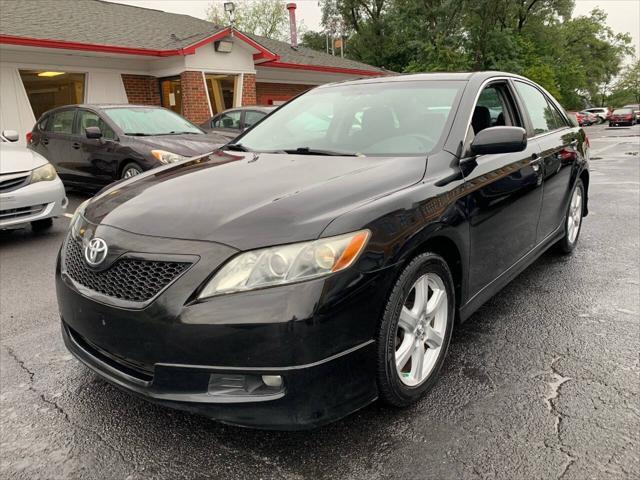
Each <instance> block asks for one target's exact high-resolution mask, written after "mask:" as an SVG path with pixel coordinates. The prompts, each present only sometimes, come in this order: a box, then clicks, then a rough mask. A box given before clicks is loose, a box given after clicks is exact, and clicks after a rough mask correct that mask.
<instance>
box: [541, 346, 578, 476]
mask: <svg viewBox="0 0 640 480" xmlns="http://www.w3.org/2000/svg"><path fill="white" fill-rule="evenodd" d="M560 358H561V357H554V358H553V360H551V364H550V366H549V368H550V372H549V374H550V377H551V380H549V381H548V382H547V394H546V395H545V397H544V402H545V405H546V407H547V410H548V411H549V413H550V414H551V415H553V417H554V424H553V429H554V435H555V438H556V442H557V443H556V445H555V448H556V449H557V450H558V451H560V452H561V453H562V454H563V455H564V456H565V462H564V465H563V466H562V471H561V472H560V475H559V476H558V479H561V478H564V476H565V475H566V474H567V471H568V470H569V468H570V467H571V465H573V464H574V463H575V461H576V457H574V456H573V455H572V454H571V451H570V450H569V448H568V447H567V446H566V445H565V444H564V443H563V442H562V438H561V430H562V422H563V421H564V415H563V414H562V412H560V411H559V410H558V406H557V402H558V398H559V397H560V393H561V389H562V386H563V385H564V384H565V383H567V382H568V381H570V380H571V377H565V376H564V375H562V374H561V373H560V371H559V370H558V369H557V367H556V363H557V362H558V361H559V360H560ZM545 444H546V442H545ZM547 446H550V445H547Z"/></svg>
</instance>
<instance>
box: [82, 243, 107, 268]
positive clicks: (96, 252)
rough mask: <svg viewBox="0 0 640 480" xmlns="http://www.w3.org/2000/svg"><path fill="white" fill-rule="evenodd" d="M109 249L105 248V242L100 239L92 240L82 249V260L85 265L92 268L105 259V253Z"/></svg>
mask: <svg viewBox="0 0 640 480" xmlns="http://www.w3.org/2000/svg"><path fill="white" fill-rule="evenodd" d="M108 250H109V247H107V242H105V241H104V240H102V239H101V238H98V237H96V238H93V239H91V241H90V242H89V243H88V244H87V246H86V247H84V259H85V260H86V261H87V263H88V264H89V265H91V266H93V267H95V266H96V265H100V264H101V263H102V262H103V261H104V259H105V258H107V251H108Z"/></svg>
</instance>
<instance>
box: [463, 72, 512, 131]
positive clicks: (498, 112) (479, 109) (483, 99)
mask: <svg viewBox="0 0 640 480" xmlns="http://www.w3.org/2000/svg"><path fill="white" fill-rule="evenodd" d="M506 94H507V93H506V85H501V84H493V85H490V86H488V87H486V88H485V89H484V90H482V93H480V96H479V97H478V103H476V107H475V108H474V110H473V117H472V119H471V126H472V127H473V133H474V135H477V134H478V132H480V131H482V130H484V129H485V128H489V127H499V126H504V125H513V122H512V121H511V115H510V114H509V109H508V107H507V100H506V98H505V95H506Z"/></svg>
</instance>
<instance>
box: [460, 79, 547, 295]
mask: <svg viewBox="0 0 640 480" xmlns="http://www.w3.org/2000/svg"><path fill="white" fill-rule="evenodd" d="M514 99H515V97H514V95H513V92H512V89H511V86H510V85H509V84H508V83H507V82H506V81H498V82H495V83H491V84H489V85H488V86H487V87H486V88H485V89H484V90H483V91H482V92H481V94H480V97H479V99H478V102H477V104H476V107H475V109H474V113H473V118H472V122H471V126H470V128H471V130H472V132H473V134H474V135H475V134H477V133H478V132H479V131H481V130H483V129H485V128H489V127H493V126H500V125H508V126H521V127H524V126H525V124H524V121H523V115H522V114H521V113H520V111H519V109H518V107H517V103H516V102H515V100H514ZM463 164H466V166H465V168H464V170H465V171H466V172H467V175H466V177H465V180H466V185H467V186H468V188H469V191H470V194H469V195H468V197H467V209H468V214H469V223H470V225H469V229H470V230H469V236H470V242H469V244H470V250H469V254H470V258H469V262H470V268H469V294H470V296H474V295H475V294H476V293H478V292H479V291H480V290H482V288H483V287H485V286H486V285H488V284H489V283H491V282H492V281H493V280H494V279H496V278H497V277H498V276H499V275H501V274H502V273H503V272H505V271H506V270H507V269H509V267H511V266H512V265H513V264H514V263H516V262H517V261H518V260H519V259H520V258H522V257H523V256H524V255H525V254H526V253H527V252H529V251H530V250H531V249H532V248H533V247H534V246H535V243H536V231H537V225H538V217H539V214H540V205H541V202H542V172H541V168H540V165H539V147H538V145H537V143H535V142H533V143H529V144H528V145H527V148H526V149H525V150H524V151H522V152H516V153H505V154H495V155H480V156H477V157H475V158H470V159H469V158H467V159H464V160H463ZM469 164H471V168H469ZM469 170H470V171H469Z"/></svg>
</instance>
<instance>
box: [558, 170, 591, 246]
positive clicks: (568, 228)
mask: <svg viewBox="0 0 640 480" xmlns="http://www.w3.org/2000/svg"><path fill="white" fill-rule="evenodd" d="M584 202H585V191H584V184H583V183H582V180H581V179H578V180H577V181H576V184H575V186H574V187H573V192H571V200H569V206H568V207H567V213H566V215H565V218H564V237H563V238H562V240H560V241H559V242H558V247H559V248H560V251H561V252H562V253H564V254H566V255H568V254H570V253H572V252H573V250H574V249H575V248H576V245H577V244H578V239H579V238H580V230H581V229H582V217H583V214H584Z"/></svg>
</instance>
